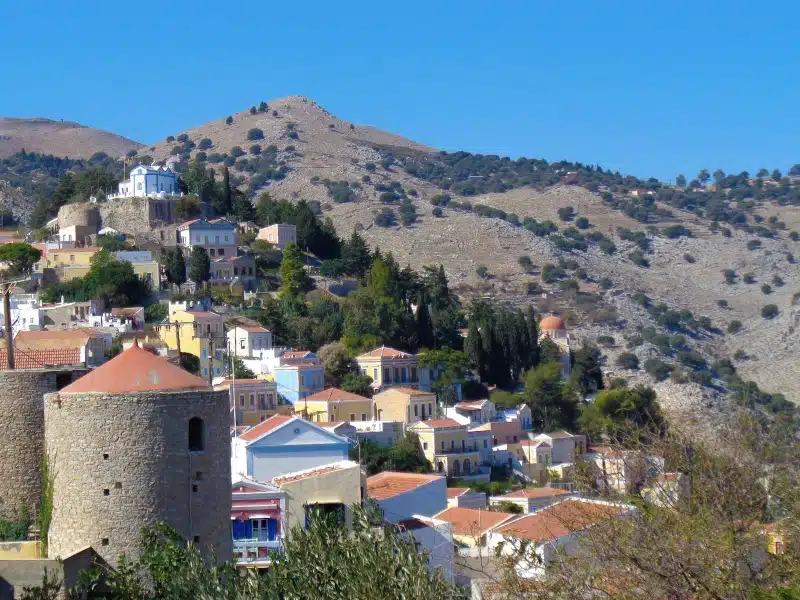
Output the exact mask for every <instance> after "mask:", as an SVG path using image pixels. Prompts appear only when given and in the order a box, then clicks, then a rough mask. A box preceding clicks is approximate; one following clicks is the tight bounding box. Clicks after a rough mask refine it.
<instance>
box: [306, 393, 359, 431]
mask: <svg viewBox="0 0 800 600" xmlns="http://www.w3.org/2000/svg"><path fill="white" fill-rule="evenodd" d="M297 410H298V412H305V415H304V416H305V418H306V419H308V420H309V421H314V422H317V423H325V422H334V421H350V422H352V421H371V420H372V417H373V412H374V408H373V401H372V398H365V397H364V396H359V395H358V394H351V393H350V392H346V391H344V390H340V389H339V388H328V389H326V390H322V391H321V392H317V393H316V394H312V395H310V396H307V397H305V398H303V399H302V400H300V401H298V403H297Z"/></svg>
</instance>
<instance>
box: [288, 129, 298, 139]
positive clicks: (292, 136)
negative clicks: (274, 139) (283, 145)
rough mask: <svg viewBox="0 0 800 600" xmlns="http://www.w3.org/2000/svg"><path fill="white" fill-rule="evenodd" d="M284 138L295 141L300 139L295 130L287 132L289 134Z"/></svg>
mask: <svg viewBox="0 0 800 600" xmlns="http://www.w3.org/2000/svg"><path fill="white" fill-rule="evenodd" d="M286 137H288V138H289V139H290V140H297V139H300V136H299V134H298V133H297V130H296V129H292V130H291V131H289V132H288V133H287V134H286Z"/></svg>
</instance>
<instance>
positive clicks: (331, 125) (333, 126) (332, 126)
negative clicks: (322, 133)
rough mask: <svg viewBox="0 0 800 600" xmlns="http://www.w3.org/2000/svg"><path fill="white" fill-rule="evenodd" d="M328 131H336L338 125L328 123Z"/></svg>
mask: <svg viewBox="0 0 800 600" xmlns="http://www.w3.org/2000/svg"><path fill="white" fill-rule="evenodd" d="M328 129H330V130H331V131H333V130H334V129H336V125H335V124H334V123H328Z"/></svg>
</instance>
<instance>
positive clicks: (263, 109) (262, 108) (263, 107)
mask: <svg viewBox="0 0 800 600" xmlns="http://www.w3.org/2000/svg"><path fill="white" fill-rule="evenodd" d="M268 110H269V106H267V103H266V102H264V101H263V100H262V101H261V103H260V104H259V105H258V112H262V113H263V112H267V111H268Z"/></svg>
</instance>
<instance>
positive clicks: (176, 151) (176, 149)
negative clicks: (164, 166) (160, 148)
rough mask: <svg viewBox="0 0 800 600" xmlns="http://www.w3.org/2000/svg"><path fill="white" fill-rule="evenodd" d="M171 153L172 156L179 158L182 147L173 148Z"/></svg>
mask: <svg viewBox="0 0 800 600" xmlns="http://www.w3.org/2000/svg"><path fill="white" fill-rule="evenodd" d="M169 153H170V155H171V156H178V154H180V153H181V147H180V146H173V147H172V150H170V151H169Z"/></svg>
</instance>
